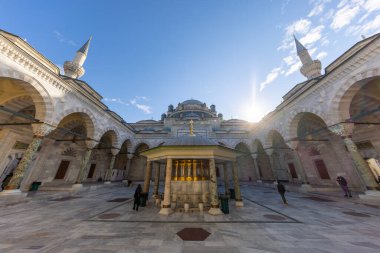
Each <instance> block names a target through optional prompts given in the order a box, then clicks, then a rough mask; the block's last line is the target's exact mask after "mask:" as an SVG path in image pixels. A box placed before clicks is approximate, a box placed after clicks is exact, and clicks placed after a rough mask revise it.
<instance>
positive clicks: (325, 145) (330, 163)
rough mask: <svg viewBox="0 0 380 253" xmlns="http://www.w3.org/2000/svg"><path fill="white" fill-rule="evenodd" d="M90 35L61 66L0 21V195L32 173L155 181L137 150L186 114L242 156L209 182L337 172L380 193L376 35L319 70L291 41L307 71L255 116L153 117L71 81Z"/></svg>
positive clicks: (160, 140) (59, 178) (315, 184)
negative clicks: (139, 116)
mask: <svg viewBox="0 0 380 253" xmlns="http://www.w3.org/2000/svg"><path fill="white" fill-rule="evenodd" d="M90 43H91V39H89V40H88V41H87V42H86V43H85V44H84V45H83V47H82V48H80V49H79V50H78V51H77V52H76V56H75V58H74V60H72V61H67V62H65V64H64V73H60V70H59V68H58V67H57V66H56V65H55V64H53V63H52V62H50V61H49V59H47V58H46V57H44V56H43V55H42V54H41V53H39V52H38V51H36V50H35V49H34V48H33V47H32V46H31V45H29V44H28V43H27V42H25V41H24V40H22V39H21V38H20V37H18V36H17V35H14V34H11V33H9V32H6V31H1V30H0V184H2V185H3V187H4V190H3V191H2V192H1V194H0V195H4V194H8V193H9V194H17V193H20V192H21V193H23V192H26V191H28V190H29V189H30V187H31V185H32V184H33V182H41V186H40V190H71V189H73V187H74V188H75V187H79V186H81V185H83V184H86V183H92V182H94V183H95V182H98V181H102V182H103V181H105V182H107V183H109V182H112V181H123V180H131V181H140V180H144V179H146V178H147V175H149V177H151V178H158V179H160V180H162V181H164V180H165V166H161V165H160V163H156V164H153V165H152V166H151V165H147V164H148V163H150V161H148V160H147V157H146V156H145V155H144V154H145V153H147V151H149V150H151V149H155V148H158V147H161V146H165V145H167V144H168V143H171V142H172V141H173V140H174V139H176V138H179V137H181V136H185V135H189V134H190V130H191V129H190V128H189V122H190V121H191V122H193V126H194V129H193V131H194V132H193V134H195V135H196V136H199V138H204V139H207V140H209V141H212V142H213V143H216V144H217V145H218V146H219V147H220V148H221V149H223V148H226V149H229V150H236V151H238V152H239V154H240V155H239V156H238V157H237V158H236V167H235V166H233V165H231V164H230V163H226V164H221V166H219V167H218V164H216V166H215V176H216V179H217V180H218V181H219V180H220V181H223V180H224V178H233V176H234V175H237V177H238V180H239V181H251V182H255V183H256V184H263V185H264V184H271V183H273V182H274V181H276V180H280V181H284V182H287V183H288V185H289V187H291V188H293V189H298V190H301V191H328V190H334V189H336V188H337V187H338V186H337V185H336V180H335V179H336V177H337V176H344V177H345V178H346V179H347V181H348V182H349V184H350V186H351V187H352V188H353V189H354V190H355V191H358V192H361V193H363V197H379V196H380V194H379V184H378V183H379V179H380V164H379V160H380V34H376V35H373V36H372V37H369V38H366V39H363V40H361V41H359V42H358V43H356V44H355V45H353V46H352V47H351V48H350V49H348V50H347V51H346V52H345V53H343V54H342V55H341V56H339V57H338V58H337V59H336V60H335V61H333V62H332V63H331V64H330V65H328V66H327V67H326V68H325V69H324V73H323V74H322V73H321V62H320V61H318V60H313V59H312V58H311V57H310V55H309V53H308V50H307V49H306V48H305V47H304V46H303V45H302V44H301V43H300V42H299V41H298V40H297V39H296V38H295V44H296V49H297V53H298V56H299V58H300V60H301V62H302V67H301V69H300V71H301V73H302V74H303V75H304V76H305V78H306V80H305V81H304V82H302V83H299V84H296V85H295V86H294V87H293V88H292V89H291V90H290V91H289V92H288V93H287V94H285V95H284V96H283V101H282V102H281V104H279V105H278V106H277V107H276V109H275V110H274V111H272V112H270V113H269V114H267V115H266V116H265V117H264V118H263V119H262V120H261V121H260V122H257V123H249V122H246V121H243V120H238V119H231V120H225V119H223V115H222V114H221V113H218V112H217V110H216V106H215V105H210V106H208V105H207V104H206V103H205V102H203V101H198V100H196V99H190V100H186V101H183V102H180V103H178V105H177V106H173V105H168V110H167V112H165V113H163V114H162V116H161V119H160V120H143V121H139V122H136V123H127V122H126V121H124V119H122V118H121V117H120V116H119V115H118V114H117V113H115V112H113V111H111V110H110V109H109V108H108V107H107V106H106V105H105V104H103V103H102V101H101V100H102V96H101V95H100V94H99V93H97V92H96V91H95V90H94V89H92V88H91V86H90V85H88V84H87V83H86V82H84V81H82V80H81V79H80V78H81V76H83V75H84V73H85V69H84V67H83V65H84V63H85V60H86V57H87V54H88V53H89V48H90ZM126 120H127V119H126ZM222 160H223V159H222ZM225 167H226V169H225ZM157 168H158V169H157ZM234 168H236V170H237V173H235V174H234V175H232V174H233V173H232V172H233V171H234ZM152 171H153V173H152ZM155 171H159V172H158V173H155ZM227 174H228V175H227ZM152 175H153V176H152ZM225 176H227V177H225Z"/></svg>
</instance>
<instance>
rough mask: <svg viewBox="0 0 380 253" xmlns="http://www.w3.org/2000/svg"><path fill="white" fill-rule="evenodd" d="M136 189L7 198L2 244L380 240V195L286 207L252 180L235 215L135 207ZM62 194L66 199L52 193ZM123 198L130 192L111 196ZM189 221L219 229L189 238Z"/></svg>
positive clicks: (75, 248)
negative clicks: (10, 200) (198, 239)
mask: <svg viewBox="0 0 380 253" xmlns="http://www.w3.org/2000/svg"><path fill="white" fill-rule="evenodd" d="M134 190H135V189H134V188H127V187H115V186H112V187H109V188H99V189H96V190H92V191H85V192H81V193H80V195H79V194H77V195H75V194H74V195H68V194H67V195H57V194H55V193H49V192H41V193H40V192H37V193H34V194H32V195H30V196H29V197H27V198H26V201H24V202H22V203H17V204H14V205H4V204H1V205H0V252H1V253H3V252H4V253H9V252H17V253H23V252H28V253H34V252H42V253H72V252H106V253H110V252H117V253H122V252H128V253H130V252H132V253H135V252H138V253H141V252H142V253H144V252H147V253H151V252H162V253H164V252H165V253H177V252H178V253H183V252H185V253H189V252H196V253H202V252H218V253H223V252H232V253H234V252H240V253H242V252H244V253H245V252H258V253H263V252H276V253H278V252H289V253H290V252H292V253H293V252H296V253H297V252H308V253H309V252H317V253H321V252H327V253H340V252H342V253H343V252H344V253H347V252H355V253H356V252H359V253H367V252H368V253H372V252H378V251H379V248H380V242H379V241H378V238H380V214H379V213H378V210H379V207H380V202H379V201H372V202H362V201H361V200H360V199H358V198H357V197H353V198H352V199H345V198H337V197H329V196H328V195H323V196H317V195H315V194H314V195H306V194H300V193H292V192H290V193H287V194H286V196H287V199H288V201H289V206H287V207H286V206H284V205H283V203H282V202H281V198H280V196H279V195H278V193H277V192H276V191H274V190H273V189H270V188H263V187H253V186H252V185H249V186H245V187H242V195H243V201H244V205H245V206H244V207H243V208H236V207H235V202H234V201H230V202H229V207H230V214H228V215H221V216H217V217H215V216H211V215H208V214H207V213H204V214H200V213H197V212H192V213H183V212H182V213H174V214H173V215H169V216H161V215H159V214H158V212H159V209H158V208H157V207H155V206H154V205H153V202H152V200H149V201H148V206H147V207H141V211H140V209H139V212H133V210H132V198H133V193H134ZM151 191H152V189H151ZM160 191H162V189H161V190H160ZM310 197H314V198H315V197H318V198H322V199H325V200H330V201H328V202H326V201H322V202H321V201H315V200H313V199H310ZM62 198H65V199H66V200H64V201H51V200H53V199H62ZM115 199H116V200H118V199H119V200H120V201H121V200H122V199H126V200H125V201H122V202H119V201H113V202H112V201H111V202H109V201H110V200H115ZM127 199H130V200H127ZM0 203H2V202H1V200H0ZM115 214H117V215H115ZM356 214H359V215H356ZM360 214H365V215H360ZM103 215H105V216H103ZM268 215H269V216H268ZM102 217H103V218H102ZM104 217H106V218H104ZM274 217H277V218H278V220H276V218H274ZM279 217H281V220H280V218H279ZM273 218H274V219H273ZM187 227H198V228H202V229H204V230H206V231H208V232H209V233H211V235H210V236H209V237H207V238H206V239H205V241H202V242H190V241H189V242H185V241H183V240H182V239H181V238H179V237H178V236H177V234H176V233H177V232H178V231H180V230H182V229H183V228H187ZM41 246H42V247H41Z"/></svg>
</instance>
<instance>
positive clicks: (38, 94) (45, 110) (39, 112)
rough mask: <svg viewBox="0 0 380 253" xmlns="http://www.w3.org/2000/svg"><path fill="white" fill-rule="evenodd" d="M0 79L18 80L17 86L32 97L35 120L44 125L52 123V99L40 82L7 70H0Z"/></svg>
mask: <svg viewBox="0 0 380 253" xmlns="http://www.w3.org/2000/svg"><path fill="white" fill-rule="evenodd" d="M0 78H9V79H11V80H16V81H17V80H18V81H19V82H18V84H19V85H21V86H22V87H23V88H24V89H25V90H26V91H27V92H28V94H29V95H30V96H31V97H32V100H33V102H34V104H35V107H36V115H35V118H36V119H38V120H40V121H42V122H45V123H52V117H53V113H54V105H53V102H52V98H51V97H50V95H49V93H48V92H47V90H46V89H45V88H44V87H43V85H42V84H41V83H40V82H38V81H37V80H36V79H34V78H33V77H31V76H29V75H26V74H24V73H21V72H18V71H15V70H8V69H0ZM4 102H5V101H4Z"/></svg>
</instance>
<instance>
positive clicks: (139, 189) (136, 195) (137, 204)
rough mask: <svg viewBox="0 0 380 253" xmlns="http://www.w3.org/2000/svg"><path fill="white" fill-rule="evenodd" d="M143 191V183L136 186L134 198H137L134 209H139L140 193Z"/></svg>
mask: <svg viewBox="0 0 380 253" xmlns="http://www.w3.org/2000/svg"><path fill="white" fill-rule="evenodd" d="M141 193H142V188H141V185H140V184H139V185H138V186H137V188H136V191H135V194H134V195H133V198H134V199H135V200H134V202H133V210H136V211H138V210H139V206H140V195H141Z"/></svg>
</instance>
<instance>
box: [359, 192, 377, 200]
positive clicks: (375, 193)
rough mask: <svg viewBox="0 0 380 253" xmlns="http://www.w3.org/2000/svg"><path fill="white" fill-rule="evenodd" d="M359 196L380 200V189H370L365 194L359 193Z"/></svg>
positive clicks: (364, 198)
mask: <svg viewBox="0 0 380 253" xmlns="http://www.w3.org/2000/svg"><path fill="white" fill-rule="evenodd" d="M359 198H360V199H363V200H380V191H372V190H368V191H366V192H365V193H364V194H359Z"/></svg>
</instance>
